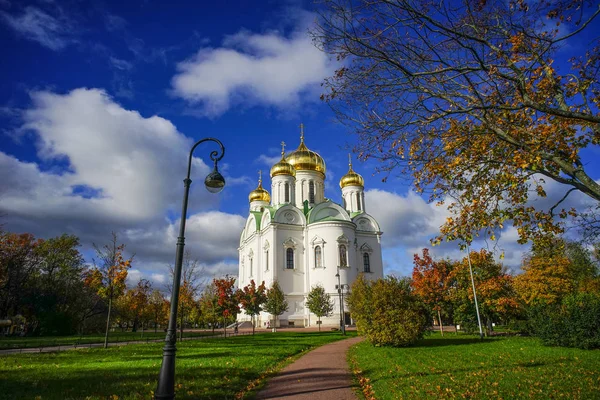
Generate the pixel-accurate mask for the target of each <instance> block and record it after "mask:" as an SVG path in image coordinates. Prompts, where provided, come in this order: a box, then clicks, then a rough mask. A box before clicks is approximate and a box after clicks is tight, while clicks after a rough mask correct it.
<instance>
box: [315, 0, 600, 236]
mask: <svg viewBox="0 0 600 400" xmlns="http://www.w3.org/2000/svg"><path fill="white" fill-rule="evenodd" d="M322 3H323V4H324V7H323V11H322V12H321V15H320V18H319V22H318V27H317V28H316V29H314V30H313V32H312V34H313V38H314V40H315V42H316V44H317V46H318V47H319V48H321V49H322V50H323V51H325V52H326V53H328V54H330V55H332V56H335V57H337V59H338V60H341V61H342V62H341V67H340V68H339V69H338V70H337V71H336V73H335V74H334V75H333V76H332V77H330V78H328V79H327V80H326V82H325V94H324V95H323V98H324V99H325V100H326V101H327V102H328V103H329V104H330V105H331V107H332V108H333V110H334V111H335V112H336V114H337V116H338V118H339V119H340V120H341V121H342V122H343V123H346V124H347V125H348V126H349V127H351V129H353V130H355V131H356V133H357V134H358V137H359V144H358V145H357V148H356V150H357V152H358V153H359V155H360V157H361V158H363V159H367V158H375V159H378V160H380V161H381V167H380V169H381V170H382V171H384V172H387V173H392V172H394V173H398V175H400V176H406V177H411V180H412V183H413V185H414V187H415V188H416V190H417V191H419V192H425V191H427V192H428V193H429V195H430V197H429V199H430V201H437V202H442V203H443V202H447V205H448V208H449V210H450V212H451V213H452V217H450V218H449V219H448V220H447V222H446V223H445V224H444V225H443V227H442V229H441V234H440V236H439V237H438V238H437V239H436V240H435V241H434V242H437V241H439V240H442V239H443V238H445V239H447V240H453V239H460V240H463V241H466V242H471V241H472V239H473V235H475V234H478V233H479V232H483V233H485V234H487V235H490V236H493V235H494V232H495V231H496V230H501V229H502V228H503V226H504V224H506V223H507V221H508V222H511V223H512V224H513V225H514V226H516V227H517V229H518V233H519V235H520V241H521V242H525V241H527V240H528V239H531V238H535V237H543V236H547V235H553V234H555V233H557V232H560V230H561V229H562V227H561V226H560V220H557V219H556V218H555V217H561V218H566V217H568V215H569V214H571V215H575V211H574V210H571V209H563V208H562V207H561V205H560V203H561V202H562V201H564V200H565V198H567V196H568V195H569V194H571V193H572V192H581V193H583V194H584V195H586V196H589V197H590V198H592V199H593V200H595V201H598V200H600V185H599V184H598V183H597V182H596V181H595V180H594V179H593V178H592V176H590V168H591V166H590V164H589V163H588V162H587V160H586V159H584V156H588V155H590V156H591V154H593V153H592V152H587V153H585V154H584V152H583V150H585V149H586V148H589V147H592V146H596V145H598V143H599V142H600V114H598V105H599V104H600V79H598V78H599V76H598V74H599V73H600V55H599V49H600V45H599V43H600V42H599V40H598V38H597V37H596V38H595V39H587V38H586V36H585V35H587V34H588V31H590V30H591V29H593V25H594V24H596V23H597V20H598V15H599V14H600V7H599V6H598V4H597V2H593V1H586V0H575V1H574V0H557V1H549V0H542V1H537V0H536V1H533V0H532V1H528V0H515V1H508V2H507V1H504V0H493V1H477V2H473V1H469V0H459V1H453V2H445V1H430V0H399V1H393V2H392V1H387V0H369V1H367V0H324V1H323V2H322ZM572 42H577V44H578V45H577V46H569V44H570V43H572ZM566 46H569V51H570V53H571V55H572V57H571V58H570V59H569V60H566V59H564V57H563V56H562V55H561V54H560V53H559V52H560V51H561V49H563V48H565V47H566ZM386 178H387V176H386ZM386 178H384V179H386ZM548 179H549V180H553V181H555V182H558V183H560V184H562V186H561V188H562V190H563V194H564V195H563V196H561V197H560V198H559V200H558V201H554V202H552V203H551V204H550V205H548V206H547V207H543V208H542V207H541V206H538V207H537V208H536V207H535V206H534V205H532V203H531V202H530V201H529V200H530V198H531V197H535V196H537V197H545V196H546V189H545V186H544V180H548ZM451 196H453V198H456V199H458V201H454V200H451V198H452V197H451ZM594 204H596V202H594Z"/></svg>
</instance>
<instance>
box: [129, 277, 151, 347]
mask: <svg viewBox="0 0 600 400" xmlns="http://www.w3.org/2000/svg"><path fill="white" fill-rule="evenodd" d="M150 290H152V283H150V281H149V280H148V279H143V278H141V279H140V280H139V281H138V283H137V285H136V287H135V288H134V289H132V290H131V292H132V297H133V299H132V300H133V301H132V304H131V305H132V311H133V312H134V314H133V315H134V320H133V332H136V331H137V328H138V324H140V325H141V326H142V336H143V335H144V322H145V321H146V319H147V313H148V306H149V297H150Z"/></svg>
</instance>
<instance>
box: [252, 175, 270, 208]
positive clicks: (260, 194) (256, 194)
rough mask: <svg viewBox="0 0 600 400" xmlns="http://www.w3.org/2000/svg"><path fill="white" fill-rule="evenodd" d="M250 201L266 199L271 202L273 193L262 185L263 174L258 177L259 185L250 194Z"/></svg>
mask: <svg viewBox="0 0 600 400" xmlns="http://www.w3.org/2000/svg"><path fill="white" fill-rule="evenodd" d="M248 201H249V202H250V203H252V202H253V201H266V202H267V203H269V202H270V201H271V195H269V192H267V191H266V190H265V189H264V188H263V187H262V174H261V175H260V177H259V178H258V187H257V188H256V189H254V190H253V191H251V192H250V194H249V195H248Z"/></svg>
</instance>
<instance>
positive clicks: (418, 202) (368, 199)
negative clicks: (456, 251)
mask: <svg viewBox="0 0 600 400" xmlns="http://www.w3.org/2000/svg"><path fill="white" fill-rule="evenodd" d="M365 203H366V209H367V212H368V213H369V214H371V215H373V217H375V219H376V220H377V221H378V222H379V224H380V225H381V230H382V231H383V232H384V235H383V236H382V245H383V246H384V247H395V246H398V245H405V246H411V245H419V246H420V245H422V244H424V243H425V244H426V243H429V239H431V238H433V236H435V235H437V234H438V233H439V227H440V226H441V225H442V224H443V223H444V220H445V219H446V216H447V215H448V212H447V210H446V209H445V208H443V207H438V206H435V205H433V204H427V202H426V201H425V200H423V198H421V197H420V196H419V195H417V194H416V193H414V192H413V191H409V192H408V193H407V195H406V196H401V195H399V194H396V193H391V192H386V191H384V190H378V189H372V190H367V191H366V192H365Z"/></svg>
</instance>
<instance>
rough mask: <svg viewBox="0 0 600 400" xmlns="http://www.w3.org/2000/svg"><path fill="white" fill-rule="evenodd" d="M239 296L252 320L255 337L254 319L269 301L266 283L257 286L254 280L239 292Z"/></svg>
mask: <svg viewBox="0 0 600 400" xmlns="http://www.w3.org/2000/svg"><path fill="white" fill-rule="evenodd" d="M237 296H238V300H239V302H240V303H241V304H242V308H243V309H244V312H245V313H246V315H249V316H250V317H251V318H252V334H253V335H254V330H255V320H254V317H255V316H256V315H258V314H259V313H260V312H261V311H262V307H263V304H265V302H266V301H267V294H266V288H265V282H264V281H263V282H262V283H261V284H260V285H258V286H256V282H254V279H252V280H251V281H250V284H248V285H246V286H244V287H243V288H242V289H240V290H238V293H237Z"/></svg>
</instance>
